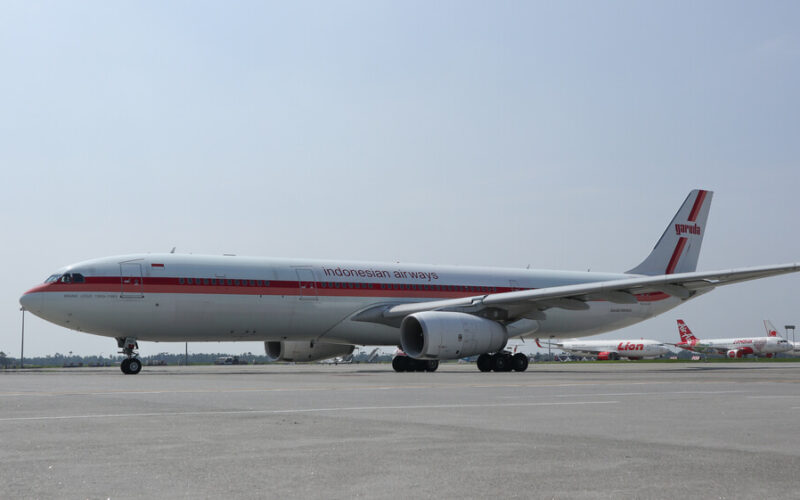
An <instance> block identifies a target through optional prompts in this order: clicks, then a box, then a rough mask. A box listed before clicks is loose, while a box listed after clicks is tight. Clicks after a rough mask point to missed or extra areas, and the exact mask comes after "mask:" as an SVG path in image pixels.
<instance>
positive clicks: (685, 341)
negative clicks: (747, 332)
mask: <svg viewBox="0 0 800 500" xmlns="http://www.w3.org/2000/svg"><path fill="white" fill-rule="evenodd" d="M678 333H679V334H680V337H681V341H680V342H679V343H677V344H675V346H676V347H680V348H681V349H686V350H688V351H695V352H702V353H716V354H724V355H726V356H728V357H729V358H741V357H743V356H746V355H748V354H753V355H755V356H759V357H765V358H771V357H772V356H774V355H775V354H777V353H779V352H786V351H789V350H791V349H792V346H791V345H790V343H789V341H787V340H785V339H782V338H780V337H778V336H777V332H771V333H770V335H769V336H768V337H742V338H731V339H698V338H697V337H695V336H694V335H693V334H692V331H691V330H689V327H688V326H687V325H686V323H684V321H683V320H682V319H679V320H678Z"/></svg>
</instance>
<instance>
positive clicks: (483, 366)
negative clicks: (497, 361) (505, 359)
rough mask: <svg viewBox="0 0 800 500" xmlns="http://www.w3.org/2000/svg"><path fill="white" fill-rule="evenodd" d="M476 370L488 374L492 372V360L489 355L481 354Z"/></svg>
mask: <svg viewBox="0 0 800 500" xmlns="http://www.w3.org/2000/svg"><path fill="white" fill-rule="evenodd" d="M477 365H478V370H480V371H482V372H490V371H492V365H494V360H493V359H492V355H491V354H481V355H480V356H478V362H477Z"/></svg>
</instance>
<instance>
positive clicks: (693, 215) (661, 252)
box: [628, 189, 714, 276]
mask: <svg viewBox="0 0 800 500" xmlns="http://www.w3.org/2000/svg"><path fill="white" fill-rule="evenodd" d="M713 194H714V193H713V192H712V191H704V190H702V189H695V190H694V191H692V192H691V193H689V196H687V197H686V200H685V201H684V202H683V205H681V208H680V209H679V210H678V213H676V214H675V217H674V218H673V219H672V222H670V224H669V226H667V230H666V231H664V234H662V235H661V239H659V240H658V243H656V246H655V247H654V248H653V251H652V252H650V255H648V256H647V258H646V259H644V260H643V261H642V263H641V264H639V265H638V266H636V267H634V268H633V269H631V270H630V271H628V274H645V275H648V276H656V275H659V274H673V273H689V272H692V271H694V270H696V269H697V259H698V257H700V245H701V244H702V243H703V234H705V227H706V219H708V212H709V210H710V208H711V198H712V196H713Z"/></svg>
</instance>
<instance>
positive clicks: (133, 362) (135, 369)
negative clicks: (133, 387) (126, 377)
mask: <svg viewBox="0 0 800 500" xmlns="http://www.w3.org/2000/svg"><path fill="white" fill-rule="evenodd" d="M128 361H130V363H128V373H129V374H131V375H136V374H137V373H139V372H140V371H142V362H141V361H139V360H138V359H136V358H131V359H129V360H128Z"/></svg>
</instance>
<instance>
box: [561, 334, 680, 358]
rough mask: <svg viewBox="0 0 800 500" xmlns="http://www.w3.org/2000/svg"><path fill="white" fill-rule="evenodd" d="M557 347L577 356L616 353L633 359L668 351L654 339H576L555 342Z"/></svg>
mask: <svg viewBox="0 0 800 500" xmlns="http://www.w3.org/2000/svg"><path fill="white" fill-rule="evenodd" d="M555 346H556V347H558V348H559V349H563V350H564V351H568V352H571V353H573V354H577V355H579V356H597V355H598V354H600V353H616V354H618V355H619V356H620V357H625V358H633V359H647V358H657V357H659V356H661V355H663V354H667V353H669V352H670V350H669V348H668V347H667V346H666V345H664V344H663V343H662V342H658V341H656V340H646V339H640V340H576V341H565V342H559V343H557V344H555Z"/></svg>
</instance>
